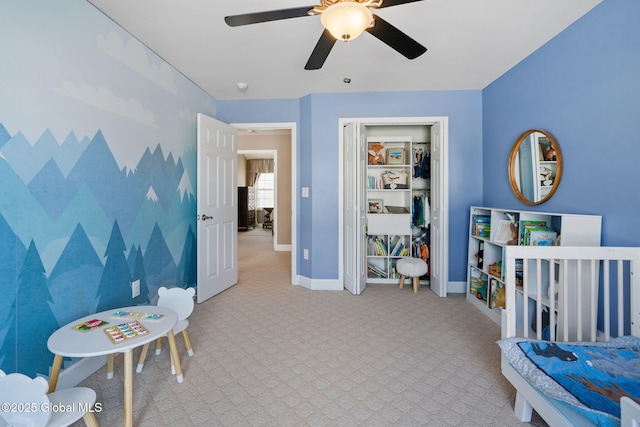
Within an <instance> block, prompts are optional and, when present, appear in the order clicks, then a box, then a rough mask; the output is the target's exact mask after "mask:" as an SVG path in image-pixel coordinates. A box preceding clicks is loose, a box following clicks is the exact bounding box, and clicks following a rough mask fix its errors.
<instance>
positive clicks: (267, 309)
mask: <svg viewBox="0 0 640 427" xmlns="http://www.w3.org/2000/svg"><path fill="white" fill-rule="evenodd" d="M238 240H239V245H238V247H239V250H238V261H239V282H238V284H237V285H235V286H233V287H232V288H230V289H229V290H227V291H225V292H223V293H221V294H219V295H217V296H215V297H214V298H212V299H210V300H208V301H207V302H205V303H202V304H198V305H196V308H195V310H194V313H193V314H192V315H191V317H190V326H189V334H190V337H191V341H192V344H193V349H194V351H195V354H194V356H193V357H188V356H187V354H186V351H185V350H184V346H183V343H182V338H181V337H177V341H178V348H179V350H180V356H181V359H182V366H183V370H184V382H183V383H181V384H180V383H177V381H176V379H175V377H174V376H171V373H170V365H169V352H168V349H165V351H163V352H162V354H161V355H159V356H156V355H155V354H153V352H152V351H151V352H150V354H149V355H148V356H147V362H146V364H145V367H144V371H143V372H142V373H139V374H134V375H135V377H134V422H135V425H137V426H418V425H429V426H518V425H523V424H522V423H520V422H519V421H517V419H516V418H515V416H514V414H513V409H512V408H513V401H514V397H515V392H514V390H513V388H512V386H511V385H510V384H509V383H508V382H507V381H506V380H505V379H504V378H503V377H502V375H501V373H500V353H499V348H498V346H497V345H496V344H495V341H496V340H497V339H499V337H500V329H499V327H498V325H496V324H495V323H493V322H492V321H491V320H490V319H488V318H487V317H486V316H485V315H483V314H482V313H481V312H480V311H479V310H477V309H476V308H475V307H473V306H472V305H471V304H469V303H468V302H467V301H466V300H465V299H464V296H463V295H452V296H449V297H447V298H438V297H437V296H436V295H435V294H434V293H433V292H431V291H430V290H429V289H428V287H425V286H423V287H421V289H420V291H419V292H418V293H417V294H414V293H413V291H412V289H411V287H408V288H407V287H405V288H404V289H398V288H397V286H394V285H369V286H367V288H366V290H365V291H364V292H363V293H362V295H360V296H354V295H351V294H350V293H349V292H347V291H311V290H308V289H305V288H302V287H297V286H292V285H291V284H290V283H291V280H290V272H291V268H290V253H289V252H274V251H273V249H272V248H273V244H272V240H271V231H270V230H262V229H256V230H254V231H250V232H241V233H239V237H238ZM165 347H166V345H165ZM137 355H138V352H137V351H136V352H135V353H134V362H136V361H137ZM122 376H123V372H122V357H117V358H116V371H115V377H114V378H113V379H111V380H107V379H106V368H103V369H101V370H99V371H98V372H96V373H95V374H93V375H92V376H91V377H89V378H88V379H87V380H85V381H84V382H83V383H82V384H81V385H83V386H88V387H92V388H93V389H95V390H96V392H97V395H98V399H97V401H98V402H100V403H102V405H103V407H104V410H103V411H102V412H101V413H97V414H96V419H97V420H98V422H99V423H100V424H101V425H103V426H107V425H108V426H111V425H122V422H123V383H122ZM534 424H535V425H544V423H543V422H542V421H540V420H539V418H537V417H536V418H535V423H534ZM77 425H83V424H82V422H80V423H77Z"/></svg>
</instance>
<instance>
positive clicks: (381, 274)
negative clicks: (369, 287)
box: [367, 263, 388, 279]
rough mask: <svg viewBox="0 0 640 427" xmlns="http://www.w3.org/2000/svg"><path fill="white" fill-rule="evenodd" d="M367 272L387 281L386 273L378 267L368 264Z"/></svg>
mask: <svg viewBox="0 0 640 427" xmlns="http://www.w3.org/2000/svg"><path fill="white" fill-rule="evenodd" d="M367 270H368V271H369V272H370V273H372V274H374V275H376V276H378V277H380V278H382V279H387V278H388V274H387V272H386V271H384V270H383V269H381V268H380V267H378V266H377V265H374V264H371V263H369V264H367Z"/></svg>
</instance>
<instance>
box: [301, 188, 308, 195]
mask: <svg viewBox="0 0 640 427" xmlns="http://www.w3.org/2000/svg"><path fill="white" fill-rule="evenodd" d="M302 197H309V187H302Z"/></svg>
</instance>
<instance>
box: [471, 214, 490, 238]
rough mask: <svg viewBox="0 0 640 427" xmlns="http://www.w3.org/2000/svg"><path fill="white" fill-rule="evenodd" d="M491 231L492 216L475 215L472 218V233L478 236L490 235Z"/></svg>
mask: <svg viewBox="0 0 640 427" xmlns="http://www.w3.org/2000/svg"><path fill="white" fill-rule="evenodd" d="M490 232H491V217H490V216H488V215H473V217H472V219H471V234H472V235H473V236H476V237H487V238H488V237H489V235H490Z"/></svg>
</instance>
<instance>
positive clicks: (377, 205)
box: [368, 199, 384, 214]
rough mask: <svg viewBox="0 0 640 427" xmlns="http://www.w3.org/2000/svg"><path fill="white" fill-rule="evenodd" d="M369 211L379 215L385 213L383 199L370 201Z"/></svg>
mask: <svg viewBox="0 0 640 427" xmlns="http://www.w3.org/2000/svg"><path fill="white" fill-rule="evenodd" d="M368 203H369V210H368V212H369V213H370V214H379V213H384V200H382V199H369V202H368Z"/></svg>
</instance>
